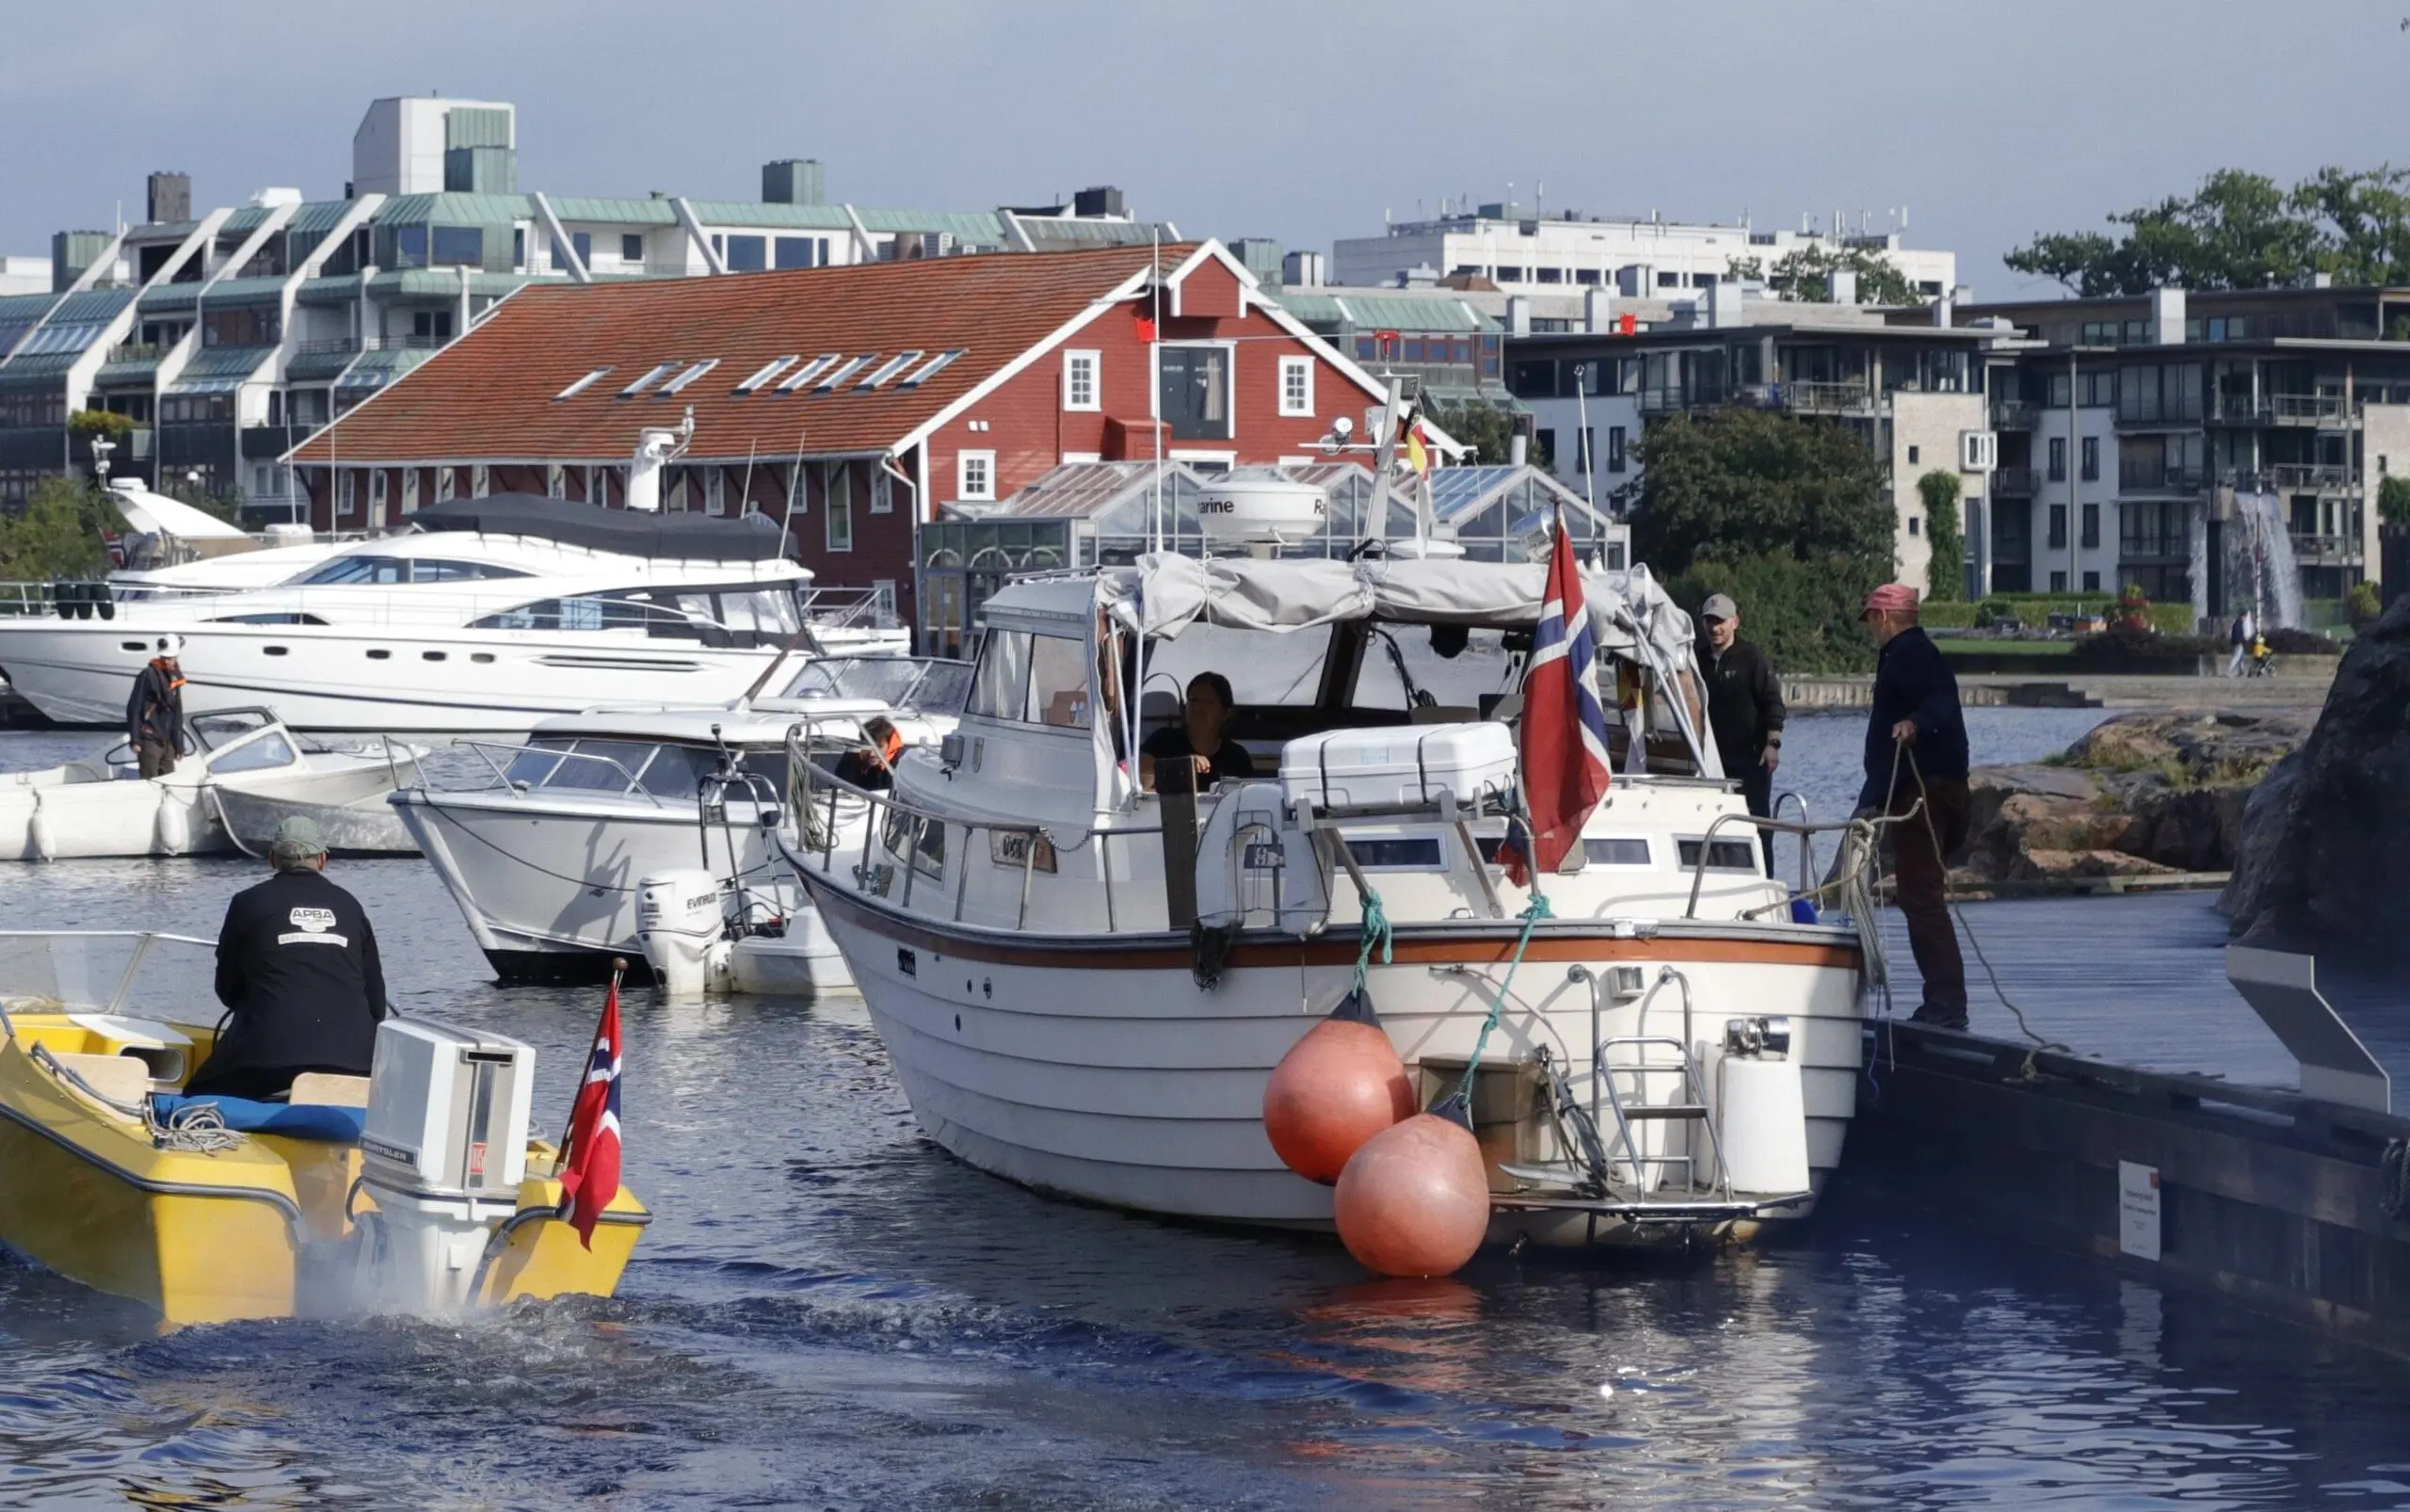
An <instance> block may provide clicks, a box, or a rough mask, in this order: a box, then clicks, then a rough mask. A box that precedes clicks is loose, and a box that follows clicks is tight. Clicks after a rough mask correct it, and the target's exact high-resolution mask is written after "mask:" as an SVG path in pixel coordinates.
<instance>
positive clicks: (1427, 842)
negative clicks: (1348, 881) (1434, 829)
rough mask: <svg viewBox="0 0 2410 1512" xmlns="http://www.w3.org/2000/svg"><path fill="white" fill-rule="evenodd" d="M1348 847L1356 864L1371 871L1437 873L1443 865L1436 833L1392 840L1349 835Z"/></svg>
mask: <svg viewBox="0 0 2410 1512" xmlns="http://www.w3.org/2000/svg"><path fill="white" fill-rule="evenodd" d="M1347 849H1348V853H1349V854H1350V855H1353V856H1354V857H1355V858H1356V864H1357V865H1358V866H1360V867H1362V868H1363V869H1364V870H1366V871H1368V872H1436V871H1439V870H1441V869H1442V867H1443V864H1444V863H1443V862H1442V861H1440V859H1439V837H1438V836H1437V835H1407V836H1404V837H1402V838H1390V839H1374V838H1370V837H1366V836H1360V835H1349V836H1348V837H1347Z"/></svg>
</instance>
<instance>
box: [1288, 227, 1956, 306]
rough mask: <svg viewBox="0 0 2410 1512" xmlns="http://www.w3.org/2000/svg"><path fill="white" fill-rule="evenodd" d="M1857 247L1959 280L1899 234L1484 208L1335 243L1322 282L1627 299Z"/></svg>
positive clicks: (1943, 284) (1945, 287) (1936, 279)
mask: <svg viewBox="0 0 2410 1512" xmlns="http://www.w3.org/2000/svg"><path fill="white" fill-rule="evenodd" d="M1835 246H1840V247H1844V248H1856V249H1866V250H1869V251H1872V252H1874V253H1877V254H1878V255H1880V256H1882V257H1883V258H1885V259H1886V260H1887V261H1888V262H1890V263H1891V264H1892V265H1895V266H1896V267H1898V268H1899V269H1900V271H1901V272H1902V273H1903V274H1904V275H1905V276H1906V277H1907V278H1908V279H1909V280H1910V281H1912V282H1914V283H1915V284H1916V286H1917V289H1918V292H1919V293H1920V294H1921V295H1922V296H1923V297H1924V298H1926V299H1927V300H1934V299H1939V298H1944V297H1945V296H1948V295H1950V294H1951V293H1952V291H1953V290H1954V289H1956V287H1957V283H1958V258H1957V254H1955V253H1953V252H1944V251H1931V250H1925V249H1918V248H1911V247H1909V246H1907V245H1905V238H1904V234H1903V233H1902V232H1900V231H1888V232H1883V231H1871V230H1865V229H1860V230H1858V231H1855V232H1853V231H1850V230H1848V228H1847V227H1846V226H1845V225H1844V226H1843V227H1842V231H1841V234H1840V238H1839V240H1838V241H1836V240H1835V238H1834V237H1833V236H1832V235H1831V234H1830V233H1829V232H1825V231H1815V230H1807V229H1803V230H1800V231H1790V230H1783V231H1759V230H1757V229H1755V228H1754V227H1752V226H1749V225H1745V224H1743V225H1717V224H1713V223H1691V224H1684V223H1679V222H1675V221H1668V220H1663V219H1660V218H1657V217H1650V218H1648V219H1646V220H1631V219H1616V218H1613V217H1596V216H1583V215H1581V214H1580V213H1578V212H1575V211H1560V212H1557V213H1555V214H1553V215H1550V216H1547V217H1541V216H1538V215H1537V214H1536V213H1534V214H1531V215H1523V214H1520V213H1518V207H1517V206H1515V205H1512V204H1504V203H1498V204H1485V205H1482V206H1480V207H1479V209H1478V210H1476V211H1475V212H1474V213H1473V214H1470V215H1443V216H1441V217H1438V218H1435V219H1430V220H1411V221H1401V222H1399V223H1397V224H1394V225H1391V226H1390V227H1389V228H1388V230H1387V231H1386V232H1384V233H1382V234H1381V235H1378V236H1357V237H1351V238H1348V239H1346V240H1343V241H1341V242H1338V243H1336V244H1334V246H1333V248H1332V257H1331V262H1332V267H1331V275H1330V277H1331V281H1332V282H1334V283H1340V284H1354V285H1373V284H1395V283H1398V282H1400V281H1406V280H1412V279H1417V278H1421V279H1433V278H1439V279H1486V280H1488V281H1491V282H1493V283H1495V284H1497V285H1498V286H1499V288H1501V289H1502V290H1505V291H1506V292H1508V293H1519V294H1530V295H1534V296H1550V295H1557V294H1579V293H1580V292H1581V291H1582V290H1583V289H1588V288H1606V289H1612V290H1614V291H1615V292H1616V293H1618V294H1621V295H1623V296H1624V297H1625V298H1663V297H1667V296H1673V295H1677V294H1678V293H1679V291H1685V290H1693V289H1707V288H1712V287H1713V286H1714V285H1715V284H1717V283H1718V282H1724V281H1730V280H1732V279H1733V278H1734V277H1735V272H1734V268H1735V265H1736V264H1738V265H1741V270H1742V272H1743V273H1745V272H1746V271H1747V265H1749V264H1750V263H1752V262H1754V263H1755V264H1756V265H1758V266H1759V270H1760V271H1762V272H1771V271H1773V269H1774V266H1775V264H1776V263H1779V262H1780V261H1781V260H1782V259H1783V258H1785V257H1788V256H1789V255H1791V253H1792V252H1795V251H1800V250H1803V249H1810V248H1816V249H1823V248H1831V247H1835Z"/></svg>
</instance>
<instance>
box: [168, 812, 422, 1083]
mask: <svg viewBox="0 0 2410 1512" xmlns="http://www.w3.org/2000/svg"><path fill="white" fill-rule="evenodd" d="M268 861H269V864H271V865H272V866H274V867H275V868H276V875H275V876H273V877H269V878H268V879H267V880H266V881H265V882H262V883H260V884H259V885H258V886H257V887H252V888H246V889H245V890H244V891H242V892H240V893H235V894H234V899H233V902H231V903H229V904H228V905H227V906H226V923H225V925H224V926H223V927H221V928H220V929H219V930H218V931H217V1000H218V1001H219V1002H221V1003H223V1004H225V1005H226V1008H227V1014H226V1020H225V1022H224V1024H223V1026H222V1032H221V1033H220V1034H219V1035H218V1037H217V1045H216V1046H215V1048H213V1049H212V1050H211V1051H210V1054H209V1059H208V1060H206V1061H204V1062H202V1063H201V1070H198V1071H195V1072H194V1073H193V1076H192V1080H191V1081H190V1082H188V1083H187V1084H185V1091H186V1092H187V1093H189V1094H192V1095H195V1096H202V1097H206V1096H212V1095H215V1096H218V1097H240V1098H253V1099H269V1098H277V1097H281V1096H283V1095H284V1094H285V1093H286V1092H288V1091H290V1090H291V1089H292V1086H293V1079H294V1078H295V1077H297V1076H298V1075H300V1074H301V1073H302V1072H304V1071H325V1072H332V1073H334V1074H336V1075H342V1076H365V1075H367V1074H368V1069H369V1064H370V1062H371V1060H372V1059H373V1058H374V1055H375V1052H376V1048H377V1021H378V1020H379V1019H382V1018H383V1017H384V1016H385V1012H386V1006H385V973H384V968H383V966H382V965H381V964H380V963H379V962H378V958H377V932H376V931H375V930H374V929H372V928H370V927H369V925H368V915H367V913H366V911H365V910H363V909H362V908H361V906H360V900H359V899H358V898H355V897H353V896H352V895H351V894H350V893H346V892H345V891H344V890H343V889H342V888H339V887H337V886H335V884H334V883H332V882H329V881H328V880H327V876H326V868H327V841H326V837H325V836H324V835H323V834H321V833H319V831H318V827H317V826H316V825H315V824H314V823H313V822H311V821H310V820H308V819H303V818H292V819H287V820H285V821H284V822H283V823H282V824H281V825H279V826H277V828H276V840H275V842H274V843H273V844H270V845H269V846H268Z"/></svg>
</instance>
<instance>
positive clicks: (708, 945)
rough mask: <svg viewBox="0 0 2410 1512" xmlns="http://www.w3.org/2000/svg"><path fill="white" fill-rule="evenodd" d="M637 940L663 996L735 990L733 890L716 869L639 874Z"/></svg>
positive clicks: (676, 996) (683, 996)
mask: <svg viewBox="0 0 2410 1512" xmlns="http://www.w3.org/2000/svg"><path fill="white" fill-rule="evenodd" d="M636 941H637V943H639V944H640V945H642V946H643V947H644V958H645V961H646V963H647V964H648V965H650V966H651V968H652V980H653V983H654V985H655V986H656V987H658V988H659V989H661V994H662V996H664V997H670V998H695V997H701V996H703V995H705V994H706V993H712V992H726V991H728V990H729V941H728V904H727V889H726V888H725V887H724V886H723V885H722V883H721V882H720V879H719V878H718V877H714V876H713V875H712V874H711V873H709V872H705V871H683V872H655V873H652V874H651V875H650V876H647V877H640V878H638V879H637V882H636Z"/></svg>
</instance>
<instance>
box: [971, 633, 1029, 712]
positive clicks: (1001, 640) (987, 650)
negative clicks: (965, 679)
mask: <svg viewBox="0 0 2410 1512" xmlns="http://www.w3.org/2000/svg"><path fill="white" fill-rule="evenodd" d="M1033 638H1034V637H1033V636H1032V635H1030V633H1029V632H1028V631H1026V630H990V631H988V635H987V637H986V638H985V639H984V640H982V641H981V642H980V644H979V666H978V668H977V670H975V671H974V672H972V679H971V701H970V703H969V704H968V706H967V708H966V712H967V713H970V714H976V715H985V716H988V718H990V719H1019V718H1020V711H1021V704H1022V700H1023V698H1024V697H1025V696H1026V693H1027V690H1028V687H1029V643H1030V641H1031V640H1032V639H1033Z"/></svg>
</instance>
